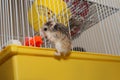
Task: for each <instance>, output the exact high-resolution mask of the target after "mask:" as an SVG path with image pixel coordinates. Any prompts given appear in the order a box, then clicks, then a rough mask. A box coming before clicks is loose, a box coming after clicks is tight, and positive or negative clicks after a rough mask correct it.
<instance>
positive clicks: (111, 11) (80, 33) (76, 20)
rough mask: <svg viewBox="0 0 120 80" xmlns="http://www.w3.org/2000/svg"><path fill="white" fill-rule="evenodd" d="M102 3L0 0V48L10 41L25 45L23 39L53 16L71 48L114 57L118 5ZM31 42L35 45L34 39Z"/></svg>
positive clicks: (119, 35)
mask: <svg viewBox="0 0 120 80" xmlns="http://www.w3.org/2000/svg"><path fill="white" fill-rule="evenodd" d="M99 1H101V0H99ZM113 1H114V0H113ZM117 1H118V0H117ZM118 2H119V3H120V1H118ZM102 3H103V4H102ZM102 3H99V2H96V0H0V49H1V50H2V49H4V48H5V47H6V46H8V45H10V44H17V45H20V46H26V44H25V40H26V39H28V40H29V39H31V38H32V37H34V36H36V35H38V34H39V35H41V32H40V28H41V26H42V25H43V24H44V23H45V22H47V21H48V20H49V19H54V20H55V21H57V22H60V23H62V24H64V25H65V26H67V27H68V30H69V33H70V35H71V39H72V40H71V41H72V48H73V49H72V50H75V51H87V52H96V53H104V54H112V55H117V56H118V55H120V49H119V47H120V41H119V39H120V31H119V30H120V29H119V28H120V27H119V26H120V20H119V16H120V6H119V7H114V6H113V5H112V3H111V4H110V5H105V2H104V1H102ZM114 3H115V2H114ZM43 42H44V44H43V45H42V46H40V47H45V48H53V47H54V46H53V45H52V44H51V43H50V42H49V41H47V40H46V39H44V41H43ZM33 43H34V45H33V47H36V44H35V41H34V40H33ZM28 44H29V45H30V42H28Z"/></svg>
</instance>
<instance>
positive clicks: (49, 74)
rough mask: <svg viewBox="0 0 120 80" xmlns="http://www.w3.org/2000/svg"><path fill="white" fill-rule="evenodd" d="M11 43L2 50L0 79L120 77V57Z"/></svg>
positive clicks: (92, 79) (108, 79) (109, 79)
mask: <svg viewBox="0 0 120 80" xmlns="http://www.w3.org/2000/svg"><path fill="white" fill-rule="evenodd" d="M54 51H55V50H54V49H45V48H34V47H25V46H16V45H11V46H8V47H7V48H5V49H4V50H3V51H1V53H0V80H120V57H119V56H111V55H101V54H94V53H84V52H72V54H71V55H70V56H69V57H68V58H67V59H61V60H58V59H56V58H55V57H54Z"/></svg>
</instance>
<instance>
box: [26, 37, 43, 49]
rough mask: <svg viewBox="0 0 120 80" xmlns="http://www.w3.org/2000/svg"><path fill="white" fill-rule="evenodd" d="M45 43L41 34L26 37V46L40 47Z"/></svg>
mask: <svg viewBox="0 0 120 80" xmlns="http://www.w3.org/2000/svg"><path fill="white" fill-rule="evenodd" d="M42 44H43V41H42V37H41V36H34V37H26V38H25V45H26V46H36V47H40V46H41V45H42Z"/></svg>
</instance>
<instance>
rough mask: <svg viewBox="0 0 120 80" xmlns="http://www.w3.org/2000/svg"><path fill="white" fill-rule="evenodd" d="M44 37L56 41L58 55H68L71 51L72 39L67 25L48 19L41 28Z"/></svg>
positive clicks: (56, 53)
mask: <svg viewBox="0 0 120 80" xmlns="http://www.w3.org/2000/svg"><path fill="white" fill-rule="evenodd" d="M41 31H42V33H43V35H44V37H46V38H47V39H48V40H49V41H51V42H52V43H54V45H55V48H56V52H55V55H56V56H67V55H69V54H70V51H71V40H70V35H69V31H68V29H67V27H65V26H64V25H63V24H61V23H56V22H55V21H48V22H47V23H45V24H44V26H43V27H42V29H41Z"/></svg>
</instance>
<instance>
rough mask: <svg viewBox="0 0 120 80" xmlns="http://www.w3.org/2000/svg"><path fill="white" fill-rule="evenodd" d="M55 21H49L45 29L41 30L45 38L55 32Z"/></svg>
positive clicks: (44, 26)
mask: <svg viewBox="0 0 120 80" xmlns="http://www.w3.org/2000/svg"><path fill="white" fill-rule="evenodd" d="M55 25H56V22H55V21H48V22H46V23H45V24H44V25H43V27H42V28H41V31H42V33H43V35H44V37H47V34H49V33H53V32H55Z"/></svg>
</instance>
